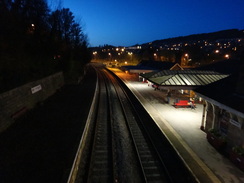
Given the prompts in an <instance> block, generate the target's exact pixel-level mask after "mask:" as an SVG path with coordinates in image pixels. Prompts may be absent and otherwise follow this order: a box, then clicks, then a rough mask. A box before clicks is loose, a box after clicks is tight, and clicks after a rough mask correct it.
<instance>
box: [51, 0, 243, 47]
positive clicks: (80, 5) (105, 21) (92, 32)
mask: <svg viewBox="0 0 244 183" xmlns="http://www.w3.org/2000/svg"><path fill="white" fill-rule="evenodd" d="M48 2H49V5H50V7H51V8H52V9H55V8H57V7H58V5H61V7H64V8H69V9H70V10H71V11H72V12H73V13H74V15H75V18H76V20H77V21H78V22H80V24H81V25H82V26H83V28H84V32H85V33H86V34H87V35H88V39H89V43H90V46H99V45H104V44H109V45H114V46H132V45H135V44H142V43H147V42H151V41H154V40H159V39H166V38H172V37H178V36H187V35H191V34H199V33H209V32H215V31H220V30H225V29H244V0H184V1H182V0H174V1H170V0H150V1H149V0H144V1H143V0H123V1H118V0H113V1H112V0H87V1H84V0H48ZM59 2H61V3H59ZM59 7H60V6H59Z"/></svg>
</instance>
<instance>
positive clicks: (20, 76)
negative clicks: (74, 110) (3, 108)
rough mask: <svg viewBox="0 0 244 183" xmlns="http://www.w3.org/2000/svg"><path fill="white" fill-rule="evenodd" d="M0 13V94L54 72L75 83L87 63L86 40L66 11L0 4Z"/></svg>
mask: <svg viewBox="0 0 244 183" xmlns="http://www.w3.org/2000/svg"><path fill="white" fill-rule="evenodd" d="M0 12H1V13H0V92H3V91H6V90H9V89H12V88H15V87H17V86H20V85H22V84H24V83H27V82H30V81H33V80H36V79H40V78H43V77H45V76H48V75H50V74H53V73H55V72H58V71H63V72H64V75H65V79H66V80H67V81H70V80H71V81H72V80H76V79H77V78H78V77H79V75H80V74H81V72H82V67H83V66H84V65H85V64H86V63H88V62H89V61H90V59H91V56H90V53H89V51H88V42H87V37H86V35H85V34H84V32H83V29H82V27H81V26H80V24H79V23H78V22H76V21H75V17H74V15H73V13H72V12H71V11H70V10H69V9H66V8H62V9H57V10H54V11H51V10H50V8H49V7H48V4H47V1H46V0H1V1H0Z"/></svg>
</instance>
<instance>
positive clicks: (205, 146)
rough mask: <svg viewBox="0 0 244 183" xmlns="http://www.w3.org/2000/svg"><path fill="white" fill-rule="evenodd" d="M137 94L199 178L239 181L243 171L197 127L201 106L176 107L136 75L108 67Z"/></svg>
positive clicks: (226, 181) (234, 182)
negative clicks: (192, 107)
mask: <svg viewBox="0 0 244 183" xmlns="http://www.w3.org/2000/svg"><path fill="white" fill-rule="evenodd" d="M110 70H112V71H113V72H114V73H115V74H116V75H117V76H119V77H120V78H121V79H123V80H124V82H125V83H126V85H127V86H128V87H129V88H130V89H131V91H132V92H133V93H134V94H135V95H136V96H137V98H138V99H139V100H140V102H141V103H142V104H143V105H144V107H145V108H146V110H147V111H148V113H149V114H150V115H151V116H152V118H153V119H154V121H155V122H156V123H157V125H158V126H159V128H161V130H162V132H163V133H164V134H165V135H166V136H167V138H168V139H169V140H170V142H171V143H172V145H173V146H174V148H175V149H176V150H177V151H178V153H179V154H180V156H181V157H182V159H183V161H185V163H186V164H187V165H188V167H189V169H190V170H191V171H192V172H193V173H194V174H195V176H196V177H197V179H198V180H199V182H201V183H202V182H203V183H205V182H208V183H209V182H213V183H218V182H222V183H230V182H232V183H241V182H244V172H242V171H241V170H239V169H238V168H237V167H236V166H235V165H234V164H233V163H232V162H230V160H229V159H228V158H226V157H224V156H223V155H221V154H220V153H219V152H217V151H216V150H215V149H214V147H212V146H211V145H210V144H209V143H208V141H207V139H206V133H205V132H204V131H202V130H201V129H200V126H201V120H202V111H203V106H202V105H201V104H196V108H195V110H194V109H191V108H175V107H174V106H173V105H171V104H168V103H167V102H165V98H164V95H162V91H159V90H154V89H153V88H152V87H151V86H148V84H147V83H142V82H139V81H138V78H137V76H135V75H133V74H126V73H124V72H123V71H121V70H119V69H116V68H110Z"/></svg>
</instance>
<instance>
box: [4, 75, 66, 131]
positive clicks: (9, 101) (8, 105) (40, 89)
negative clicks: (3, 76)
mask: <svg viewBox="0 0 244 183" xmlns="http://www.w3.org/2000/svg"><path fill="white" fill-rule="evenodd" d="M63 85H64V78H63V73H62V72H59V73H56V74H54V75H51V76H48V77H46V78H43V79H40V80H37V81H33V82H30V83H27V84H25V85H23V86H21V87H18V88H15V89H12V90H10V91H7V92H5V93H2V94H0V133H1V132H3V131H4V130H5V129H7V128H8V127H9V126H10V125H11V124H13V123H14V121H15V120H16V119H17V118H18V117H20V116H21V115H22V114H24V113H25V112H26V111H28V110H29V109H31V108H33V107H34V106H35V105H36V104H37V103H39V102H41V101H43V100H45V99H47V98H48V97H49V96H51V95H53V94H54V93H55V92H56V91H57V89H59V88H61V87H62V86H63Z"/></svg>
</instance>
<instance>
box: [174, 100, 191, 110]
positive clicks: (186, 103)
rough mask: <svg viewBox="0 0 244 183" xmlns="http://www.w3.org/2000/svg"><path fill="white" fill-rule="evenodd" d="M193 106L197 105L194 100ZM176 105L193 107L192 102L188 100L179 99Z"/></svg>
mask: <svg viewBox="0 0 244 183" xmlns="http://www.w3.org/2000/svg"><path fill="white" fill-rule="evenodd" d="M192 104H193V106H194V107H195V104H194V103H193V102H192ZM174 106H175V107H176V108H177V107H191V103H190V101H188V100H179V101H178V102H175V103H174Z"/></svg>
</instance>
